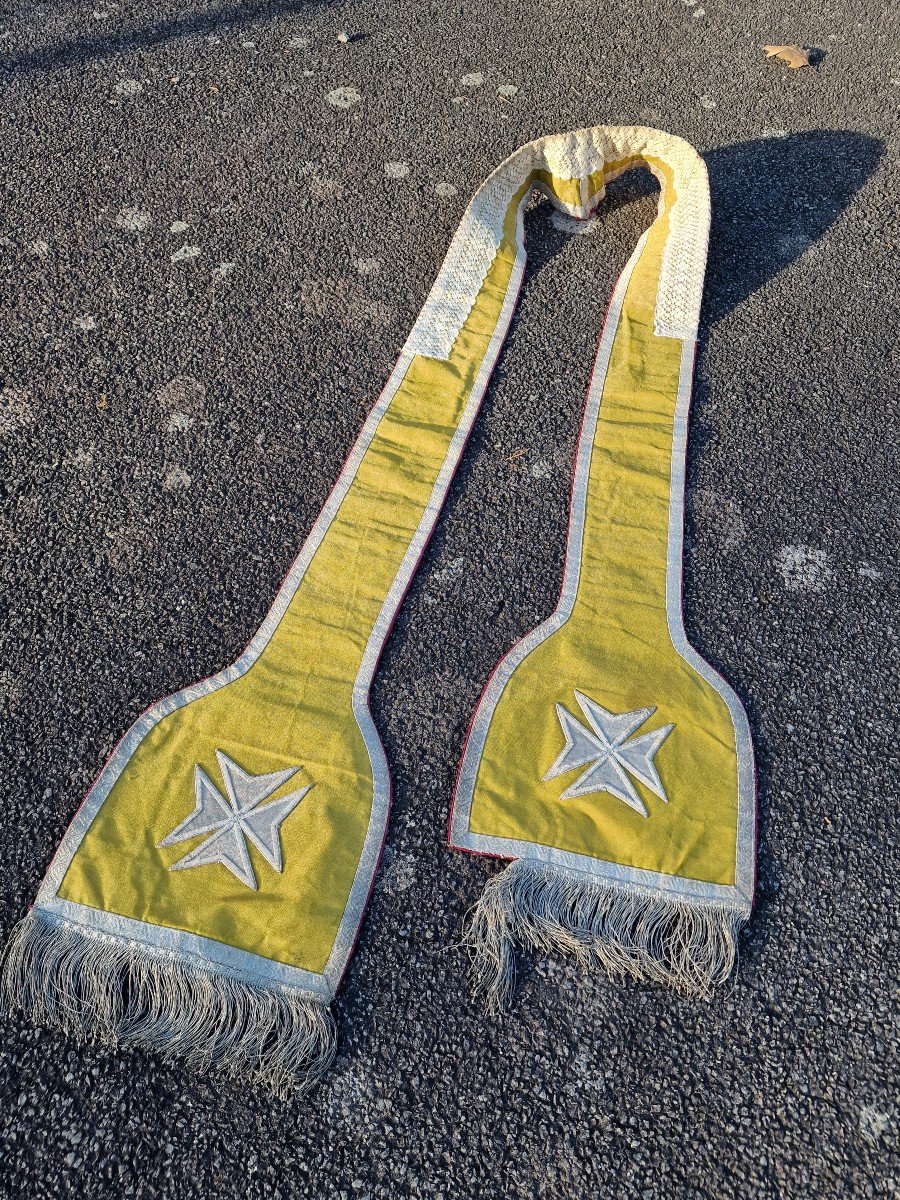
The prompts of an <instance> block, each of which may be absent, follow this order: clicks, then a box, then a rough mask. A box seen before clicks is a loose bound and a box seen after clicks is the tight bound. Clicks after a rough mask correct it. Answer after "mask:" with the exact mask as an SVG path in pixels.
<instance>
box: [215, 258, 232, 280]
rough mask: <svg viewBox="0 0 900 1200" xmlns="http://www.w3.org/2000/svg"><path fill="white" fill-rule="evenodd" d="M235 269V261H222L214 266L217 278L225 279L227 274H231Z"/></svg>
mask: <svg viewBox="0 0 900 1200" xmlns="http://www.w3.org/2000/svg"><path fill="white" fill-rule="evenodd" d="M233 270H234V263H233V262H220V263H219V265H218V266H217V267H213V275H215V276H216V278H217V279H224V278H225V276H226V275H230V274H231V272H232V271H233Z"/></svg>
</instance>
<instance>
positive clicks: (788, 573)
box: [775, 545, 834, 592]
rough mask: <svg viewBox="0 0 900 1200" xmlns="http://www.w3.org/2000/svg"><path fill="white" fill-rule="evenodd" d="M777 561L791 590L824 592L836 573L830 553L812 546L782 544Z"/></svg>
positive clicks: (787, 586)
mask: <svg viewBox="0 0 900 1200" xmlns="http://www.w3.org/2000/svg"><path fill="white" fill-rule="evenodd" d="M775 563H776V566H777V567H778V570H779V572H780V574H781V578H782V579H783V580H784V585H785V587H786V588H787V589H788V591H791V592H824V590H825V588H826V587H827V585H828V583H829V582H830V580H831V579H832V577H833V575H834V572H833V571H832V569H831V566H830V564H829V561H828V554H827V553H826V552H825V551H824V550H818V549H816V548H814V547H812V546H803V545H796V546H782V547H781V549H780V550H779V551H778V554H777V555H776V559H775Z"/></svg>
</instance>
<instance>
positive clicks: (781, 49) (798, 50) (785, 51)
mask: <svg viewBox="0 0 900 1200" xmlns="http://www.w3.org/2000/svg"><path fill="white" fill-rule="evenodd" d="M763 50H765V52H766V58H776V59H777V60H778V61H779V62H783V63H787V65H788V66H789V67H791V68H792V69H793V70H795V71H796V70H799V68H800V67H808V66H809V53H808V52H807V51H806V50H804V49H803V47H802V46H763Z"/></svg>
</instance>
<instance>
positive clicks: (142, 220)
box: [116, 205, 150, 233]
mask: <svg viewBox="0 0 900 1200" xmlns="http://www.w3.org/2000/svg"><path fill="white" fill-rule="evenodd" d="M116 224H117V225H118V227H119V228H120V229H127V230H128V232H129V233H143V232H144V230H146V229H149V228H150V214H149V213H148V212H146V211H145V210H144V209H143V208H138V207H137V206H136V205H128V206H127V207H125V208H123V209H122V211H121V212H120V213H119V215H118V216H117V217H116Z"/></svg>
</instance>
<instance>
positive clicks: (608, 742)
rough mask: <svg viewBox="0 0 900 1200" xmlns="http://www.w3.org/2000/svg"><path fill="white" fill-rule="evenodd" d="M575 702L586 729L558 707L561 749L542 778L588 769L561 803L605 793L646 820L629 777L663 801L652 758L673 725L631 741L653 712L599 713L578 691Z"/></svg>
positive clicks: (641, 803) (638, 710) (599, 710)
mask: <svg viewBox="0 0 900 1200" xmlns="http://www.w3.org/2000/svg"><path fill="white" fill-rule="evenodd" d="M575 699H576V700H577V701H578V707H579V708H580V709H581V711H582V712H583V713H584V715H585V717H586V718H587V722H588V724H587V726H585V725H582V723H581V722H580V721H579V720H577V719H576V718H575V717H573V716H572V714H571V713H570V712H569V711H568V710H567V709H565V708H563V706H562V705H561V704H557V706H556V713H557V716H558V717H559V723H560V725H561V726H562V731H563V737H564V738H565V739H566V744H565V746H564V747H563V750H562V753H561V754H560V756H559V758H557V760H556V762H555V763H554V764H553V766H552V767H551V768H550V770H549V771H548V772H547V774H546V775H545V776H544V779H545V780H547V779H555V778H556V776H557V775H566V774H568V772H569V771H574V770H575V768H576V767H584V766H587V770H586V771H585V772H584V773H583V774H581V775H580V776H579V777H578V779H576V781H575V782H574V783H573V784H572V785H571V786H570V787H568V788H566V790H565V791H564V792H563V794H562V796H561V797H560V799H562V800H572V799H574V798H575V797H576V796H586V795H588V793H589V792H609V793H610V794H611V795H613V796H615V797H616V799H618V800H621V801H622V802H623V803H624V804H627V805H628V806H629V807H630V808H633V809H634V810H635V811H636V812H639V813H640V814H641V816H643V817H647V816H649V815H650V814H649V813H648V812H647V806H646V805H645V804H644V802H643V800H642V799H641V797H640V796H639V795H638V791H637V788H635V786H634V784H633V783H632V781H631V779H630V778H629V776H630V775H633V776H634V777H635V779H638V780H640V782H641V783H642V784H644V786H645V787H647V788H649V789H650V791H651V792H653V794H654V795H655V796H659V798H660V800H664V801H666V802H668V797H667V796H666V793H665V789H664V788H663V785H662V781H661V780H660V778H659V772H658V771H657V769H656V765H655V763H654V761H653V758H654V755H655V754H656V752H657V750H658V749H659V748H660V746H661V745H662V744H663V742H664V741H665V740H666V738H667V737H668V736H669V734H670V733H671V732H672V730H673V729H674V728H675V726H674V725H663V726H661V727H660V728H659V729H654V730H653V731H652V732H651V733H644V734H642V735H641V736H640V737H636V738H632V737H631V735H632V734H633V733H634V732H635V730H636V729H639V728H640V726H641V725H643V724H644V722H645V721H646V720H647V718H648V717H651V716H652V715H653V714H654V713H655V712H656V709H655V708H639V709H636V710H635V711H634V712H627V713H619V714H617V713H611V712H609V711H607V709H605V708H602V707H601V706H600V705H599V704H597V703H596V701H594V700H591V699H590V697H589V696H585V695H583V694H582V693H581V692H578V691H576V692H575ZM629 738H631V741H629V740H628V739H629ZM588 764H589V765H588Z"/></svg>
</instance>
